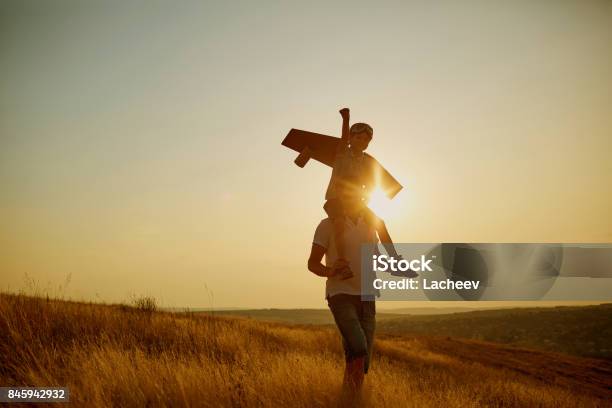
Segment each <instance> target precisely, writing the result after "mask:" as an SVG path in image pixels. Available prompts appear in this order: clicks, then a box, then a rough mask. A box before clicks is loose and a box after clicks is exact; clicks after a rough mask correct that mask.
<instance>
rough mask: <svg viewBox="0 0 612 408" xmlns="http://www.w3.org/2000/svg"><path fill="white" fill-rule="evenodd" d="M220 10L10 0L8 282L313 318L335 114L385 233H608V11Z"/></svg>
mask: <svg viewBox="0 0 612 408" xmlns="http://www.w3.org/2000/svg"><path fill="white" fill-rule="evenodd" d="M128 3H129V4H128ZM231 3H232V4H227V3H226V2H220V1H219V2H200V1H197V2H196V1H181V2H169V1H160V2H153V1H131V2H121V1H110V2H102V1H99V2H83V1H54V2H36V1H25V2H24V1H8V2H7V1H4V2H2V3H1V5H0V58H1V61H2V62H1V64H0V67H1V68H0V289H1V290H10V291H17V290H20V289H24V288H26V287H27V286H28V284H26V280H33V281H35V282H36V283H37V285H38V286H39V287H40V288H41V289H45V288H47V289H49V290H50V291H51V292H53V291H55V292H58V293H60V292H61V294H63V295H65V296H68V297H71V298H75V299H84V300H94V301H106V302H123V301H128V300H129V298H130V296H132V295H150V296H154V297H156V298H157V299H158V300H159V301H160V303H161V305H162V306H168V307H170V306H189V307H211V306H213V307H230V306H232V307H325V302H324V299H323V298H324V280H323V279H321V278H318V277H315V276H314V275H313V274H311V273H310V272H308V270H307V269H306V259H307V256H308V253H309V250H310V245H311V242H312V235H313V233H314V229H315V227H316V226H317V224H318V222H319V220H320V219H322V218H323V217H324V212H323V209H322V205H323V202H324V193H325V188H326V187H327V182H328V179H329V174H330V170H329V169H328V168H324V166H322V165H320V164H318V163H316V162H311V163H309V164H308V165H307V166H306V167H305V168H303V169H300V168H298V167H297V166H295V165H294V164H293V163H292V162H293V160H294V158H295V156H296V155H295V154H294V152H291V151H289V150H288V149H286V148H284V147H283V146H281V145H280V141H281V140H282V139H283V137H284V136H285V135H286V133H287V132H288V131H289V130H290V129H291V128H299V129H307V130H311V131H315V132H319V133H325V134H330V135H338V134H339V132H340V124H341V118H340V115H339V114H338V109H340V108H342V107H345V106H347V107H349V108H350V109H351V119H352V121H360V122H367V123H369V124H371V125H372V127H373V128H374V138H373V141H372V143H371V145H370V149H369V150H368V151H369V152H370V153H371V154H372V155H374V156H375V157H376V158H378V159H379V161H380V162H381V163H383V164H384V165H385V166H386V168H387V169H388V170H389V171H391V173H392V174H393V175H394V176H395V177H396V178H397V179H398V180H399V181H400V182H401V183H402V184H403V185H404V186H405V189H404V190H403V191H402V192H401V193H400V194H399V195H398V196H397V197H396V199H395V200H394V201H393V202H391V203H387V205H386V206H383V207H385V208H379V210H380V211H381V214H382V215H383V216H384V217H385V218H386V220H387V225H388V226H389V229H390V232H391V234H392V236H393V237H394V239H395V240H396V241H397V242H572V243H573V242H593V243H594V242H612V217H611V216H610V209H611V208H612V160H611V159H610V153H611V152H612V75H611V73H612V2H610V1H605V0H603V1H578V0H576V1H541V2H530V1H513V2H506V3H505V4H501V2H489V1H484V0H483V1H467V2H455V1H441V2H435V3H436V4H433V2H426V1H422V2H386V3H381V2H363V3H359V4H357V3H354V2H351V3H348V2H347V3H334V4H333V5H332V4H328V3H327V2H320V3H312V2H300V3H295V4H289V3H282V4H281V3H278V2H241V3H239V2H231ZM493 3H495V4H493ZM26 276H27V278H26ZM67 280H68V281H69V282H67ZM59 286H63V287H64V288H62V289H61V290H60V289H58V287H59Z"/></svg>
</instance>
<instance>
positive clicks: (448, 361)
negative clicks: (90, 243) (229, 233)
mask: <svg viewBox="0 0 612 408" xmlns="http://www.w3.org/2000/svg"><path fill="white" fill-rule="evenodd" d="M440 342H442V343H444V344H445V347H446V348H445V347H441V346H440V344H442V343H440ZM449 344H453V345H452V346H449ZM454 344H455V343H452V341H447V340H436V339H431V338H403V337H398V338H386V339H379V340H377V343H376V345H375V358H374V360H373V362H372V369H371V371H370V373H369V374H368V375H367V376H366V385H365V388H364V394H363V400H362V401H361V403H362V405H364V406H377V407H378V406H381V407H386V406H389V407H398V406H405V407H429V406H445V407H446V406H447V407H462V408H463V407H478V406H493V407H514V406H516V407H531V406H533V407H535V406H538V407H576V406H605V404H606V402H607V401H606V398H608V397H610V394H608V392H609V390H610V388H609V385H607V384H608V383H607V381H608V380H609V378H610V377H609V376H608V375H609V373H605V372H604V374H601V375H602V377H601V378H599V380H601V381H599V380H598V381H599V382H600V383H601V384H600V383H597V384H596V386H595V388H592V389H588V388H586V389H585V388H584V387H583V385H584V384H581V382H580V381H581V380H580V378H579V376H577V377H576V382H572V381H571V380H572V375H571V371H570V374H569V375H565V377H564V379H565V380H566V381H565V382H560V383H559V384H557V383H558V381H557V379H555V378H553V379H551V378H541V377H542V375H530V373H529V372H525V369H522V370H521V371H517V370H513V369H512V366H511V365H508V366H503V364H502V365H492V364H483V363H481V362H479V361H478V360H477V359H474V360H471V359H470V360H467V359H466V358H465V357H461V353H460V352H459V351H461V350H463V348H464V346H463V345H462V344H463V343H461V342H457V344H456V345H454ZM474 344H477V343H475V342H471V343H470V346H471V347H475V346H474ZM478 345H479V346H480V347H482V348H487V350H489V352H490V353H491V352H493V351H491V350H495V349H494V348H489V346H488V345H487V344H486V343H482V344H480V343H478ZM453 347H456V350H454V349H453ZM440 349H442V351H441V350H440ZM456 351H457V352H456ZM0 355H1V356H2V357H0V358H1V360H0V361H1V364H0V382H1V385H4V386H10V385H14V386H26V385H27V386H67V387H69V388H70V398H71V402H72V404H73V405H76V406H93V407H107V406H121V407H126V406H127V407H129V406H145V405H146V406H173V407H176V406H179V407H180V406H211V407H213V406H214V407H218V406H223V407H255V406H264V407H265V406H290V407H326V406H339V405H342V404H346V401H343V400H342V398H341V387H340V385H341V381H342V371H343V358H342V351H341V345H340V340H339V335H338V334H337V332H336V331H335V330H333V329H330V328H324V327H316V326H309V327H301V326H288V325H283V324H274V323H263V322H258V321H253V320H249V319H241V318H229V317H211V316H206V315H195V314H179V313H168V312H159V311H154V310H147V309H142V308H141V309H138V308H134V307H128V306H116V305H99V304H84V303H75V302H67V301H59V300H48V299H44V298H36V297H27V296H23V295H9V294H0ZM500 355H501V354H500ZM538 356H539V357H538V360H537V361H538V364H540V363H542V361H544V363H546V364H554V363H555V361H558V358H559V357H558V356H556V355H550V356H548V357H546V355H545V354H542V353H541V352H539V354H538ZM542 356H544V357H542ZM546 358H548V360H546ZM542 359H544V360H542ZM568 361H569V360H563V364H565V365H566V366H567V364H570V365H572V364H574V363H575V362H584V361H590V360H584V359H577V358H573V360H571V361H569V362H568ZM591 363H592V362H590V363H589V364H591ZM576 364H577V365H575V366H576V367H583V366H581V365H579V364H578V363H576ZM592 364H595V366H597V364H598V363H592ZM587 366H588V364H587ZM585 367H586V366H585ZM588 367H590V366H588ZM596 368H597V369H602V367H596ZM607 368H608V366H604V367H603V369H604V371H605V370H606V369H607ZM580 369H583V368H580ZM588 369H589V370H590V368H588ZM536 372H537V371H536ZM568 376H569V380H568V378H567V377H568ZM568 381H569V382H568ZM602 384H603V385H602ZM593 390H594V391H593Z"/></svg>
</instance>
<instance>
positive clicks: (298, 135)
mask: <svg viewBox="0 0 612 408" xmlns="http://www.w3.org/2000/svg"><path fill="white" fill-rule="evenodd" d="M339 142H340V138H338V137H333V136H327V135H322V134H320V133H314V132H308V131H305V130H299V129H291V130H290V131H289V133H287V136H286V137H285V139H284V140H283V141H282V142H281V144H282V145H283V146H286V147H288V148H290V149H291V150H295V151H296V152H298V153H299V155H298V157H297V158H296V159H295V164H297V165H298V166H299V167H304V166H305V165H306V163H308V160H310V159H311V158H312V159H315V160H317V161H318V162H321V163H323V164H325V165H327V166H329V167H332V166H333V164H334V156H335V155H336V147H337V146H338V143H339ZM365 154H367V153H365ZM368 156H369V157H371V158H372V159H373V161H374V163H375V165H376V167H377V172H378V174H379V187H380V188H381V189H382V190H383V191H384V193H385V195H386V196H387V197H389V198H393V197H395V195H396V194H397V193H399V191H400V190H401V189H402V188H403V187H402V185H401V184H400V183H399V182H398V181H397V180H396V179H395V178H394V177H393V176H392V175H391V174H390V173H389V172H388V171H387V170H385V168H384V167H383V166H381V165H380V163H378V161H377V160H376V159H374V158H373V157H372V156H370V155H368Z"/></svg>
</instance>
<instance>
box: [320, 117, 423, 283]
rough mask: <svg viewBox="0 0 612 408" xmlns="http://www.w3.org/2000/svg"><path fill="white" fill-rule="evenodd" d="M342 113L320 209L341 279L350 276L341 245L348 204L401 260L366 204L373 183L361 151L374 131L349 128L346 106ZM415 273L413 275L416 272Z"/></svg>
mask: <svg viewBox="0 0 612 408" xmlns="http://www.w3.org/2000/svg"><path fill="white" fill-rule="evenodd" d="M340 115H342V137H341V139H340V142H339V143H338V147H337V149H336V156H335V159H334V165H333V169H332V175H331V178H330V180H329V185H328V187H327V192H326V193H325V200H326V202H325V205H324V206H323V208H324V209H325V212H326V213H327V215H328V216H329V218H330V220H331V221H332V225H333V236H334V240H335V242H336V251H337V252H338V261H336V263H335V264H334V266H333V268H334V270H335V272H336V274H339V276H340V278H341V279H349V278H350V277H352V276H353V273H352V271H351V269H350V268H349V263H348V261H347V260H346V255H345V248H344V223H345V220H346V208H347V206H358V208H359V209H360V212H361V215H362V217H363V219H364V220H365V222H367V223H369V224H372V225H373V226H374V227H375V229H376V232H377V233H378V236H379V238H380V241H381V242H382V243H383V245H384V247H385V250H386V251H387V254H388V255H389V256H392V257H394V258H396V259H401V257H400V256H399V255H398V254H397V252H396V250H395V247H394V246H393V241H392V240H391V237H390V236H389V231H387V227H386V225H385V223H384V221H383V220H382V219H380V218H379V217H377V216H376V214H374V213H373V212H372V210H370V209H369V208H368V207H367V205H366V204H367V200H368V197H369V195H370V193H371V192H372V190H373V189H374V187H376V186H375V180H376V178H375V166H374V161H373V159H372V158H371V157H370V156H368V155H366V154H365V153H364V150H365V149H366V148H367V147H368V144H369V143H370V141H371V140H372V136H373V134H374V131H373V129H372V127H371V126H370V125H368V124H366V123H355V124H353V126H351V127H350V129H349V116H350V114H349V109H348V108H344V109H341V110H340ZM415 276H416V274H415Z"/></svg>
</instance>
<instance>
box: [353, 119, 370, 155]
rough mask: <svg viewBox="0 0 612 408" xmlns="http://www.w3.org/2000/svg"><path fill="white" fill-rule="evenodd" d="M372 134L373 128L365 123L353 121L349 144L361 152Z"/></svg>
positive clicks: (366, 146) (365, 147) (368, 142)
mask: <svg viewBox="0 0 612 408" xmlns="http://www.w3.org/2000/svg"><path fill="white" fill-rule="evenodd" d="M373 135H374V130H373V129H372V127H371V126H370V125H368V124H367V123H354V124H353V126H351V131H350V136H349V144H350V145H351V148H352V149H355V150H357V151H360V152H363V151H364V150H365V149H367V148H368V144H370V140H372V136H373Z"/></svg>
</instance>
